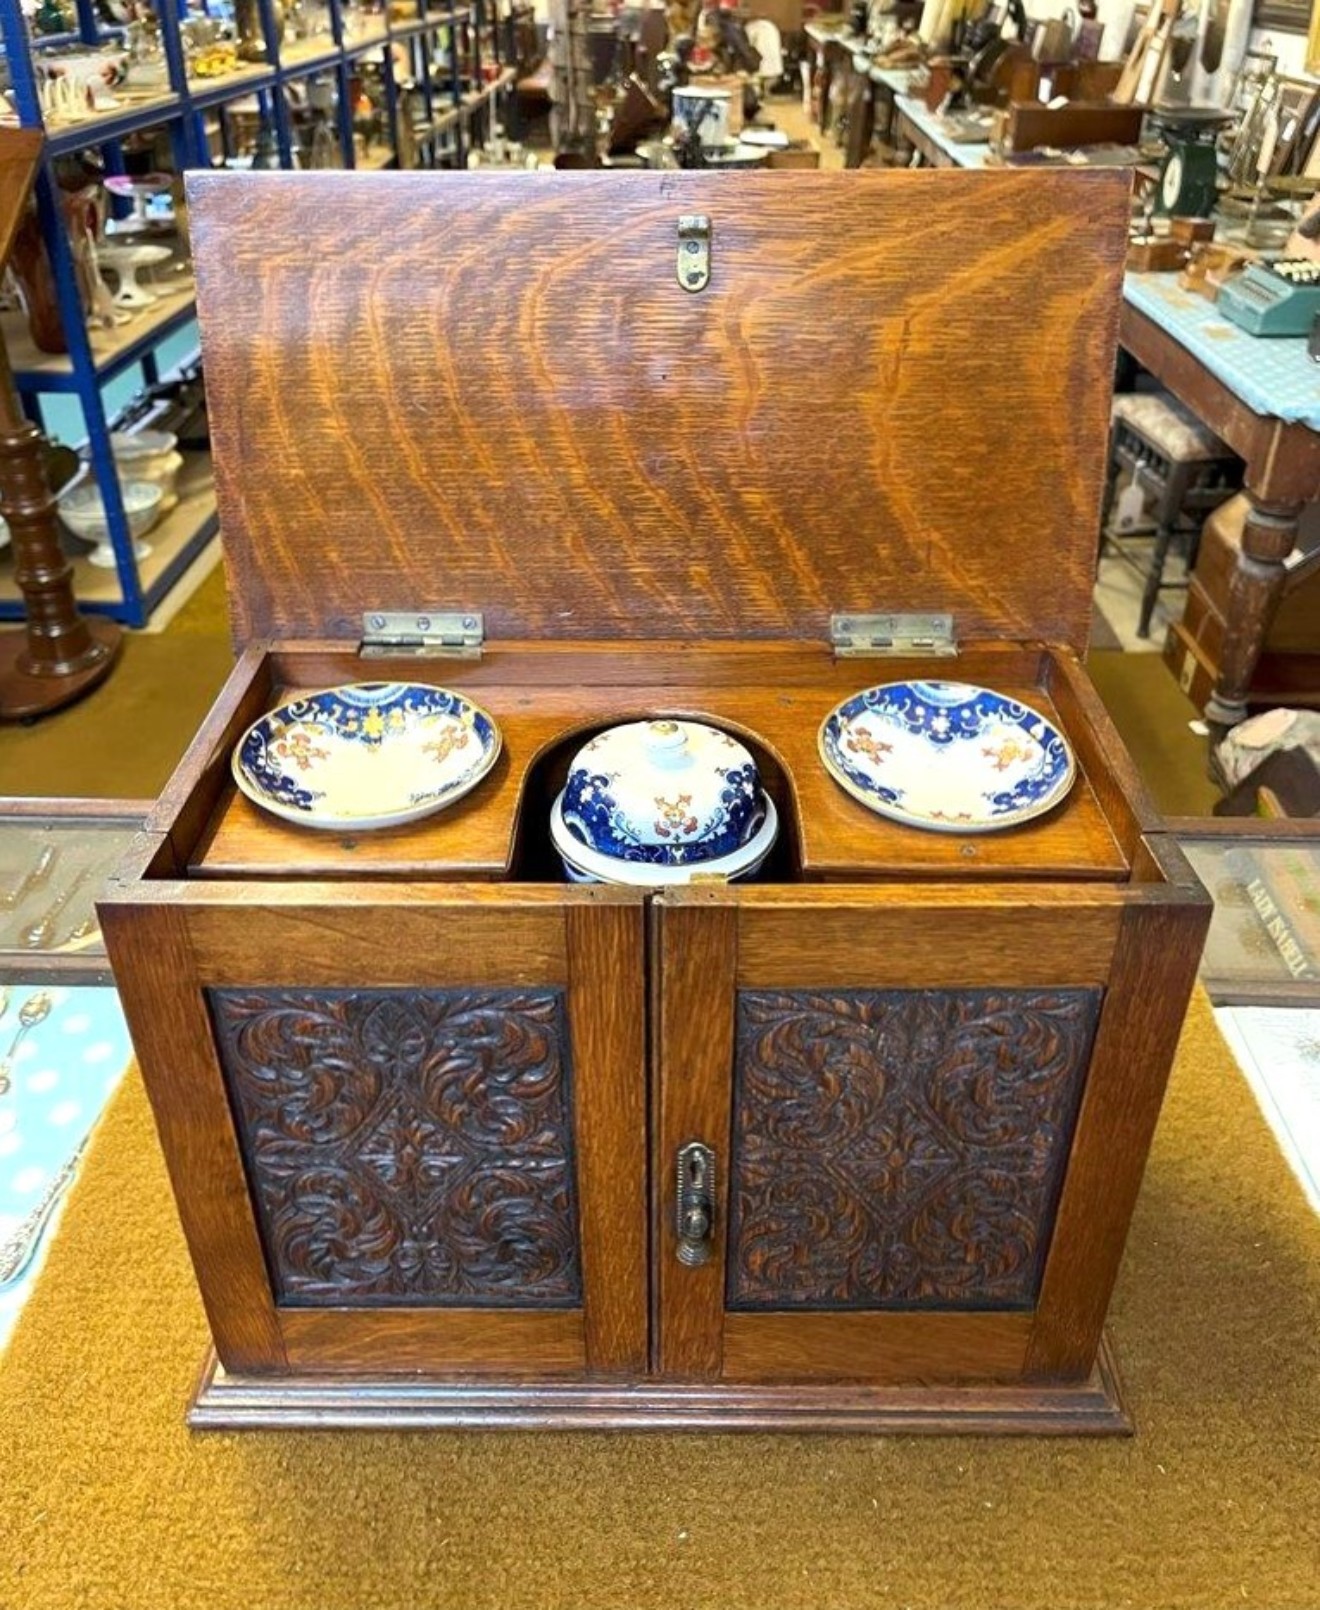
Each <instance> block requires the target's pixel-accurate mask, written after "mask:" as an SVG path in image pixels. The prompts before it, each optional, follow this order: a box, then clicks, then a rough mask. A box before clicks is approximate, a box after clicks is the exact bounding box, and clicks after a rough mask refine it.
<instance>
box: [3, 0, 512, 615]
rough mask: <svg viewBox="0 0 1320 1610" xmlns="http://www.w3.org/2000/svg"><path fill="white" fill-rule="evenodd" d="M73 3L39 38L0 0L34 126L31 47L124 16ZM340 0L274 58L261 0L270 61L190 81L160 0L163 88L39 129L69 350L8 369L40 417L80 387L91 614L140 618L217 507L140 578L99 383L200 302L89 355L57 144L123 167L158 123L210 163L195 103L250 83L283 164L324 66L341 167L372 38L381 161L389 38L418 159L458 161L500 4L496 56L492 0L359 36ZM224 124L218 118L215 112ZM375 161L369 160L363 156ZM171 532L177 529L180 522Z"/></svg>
mask: <svg viewBox="0 0 1320 1610" xmlns="http://www.w3.org/2000/svg"><path fill="white" fill-rule="evenodd" d="M75 3H76V6H77V14H78V28H77V30H76V32H73V33H70V34H67V35H59V36H47V37H44V38H43V37H41V36H32V35H30V34H29V31H28V26H27V22H26V20H25V18H24V16H23V12H22V6H21V0H0V37H2V38H3V44H4V54H5V58H6V60H7V63H8V67H9V74H10V81H11V86H12V94H13V102H14V105H15V107H16V109H17V112H18V119H19V123H20V124H21V126H23V127H24V128H37V129H41V130H42V131H43V132H45V123H44V118H43V114H42V108H41V102H40V94H39V88H38V75H37V71H36V67H35V64H34V58H38V59H39V58H40V57H41V56H42V55H43V54H44V53H45V52H46V51H48V50H50V49H52V48H57V47H59V46H60V45H61V44H63V45H69V44H74V45H82V46H86V47H89V48H95V47H97V46H99V45H105V44H110V43H118V41H119V40H120V38H121V36H122V34H123V32H124V30H123V29H121V28H118V27H115V26H113V25H106V24H104V23H102V22H101V21H100V19H99V18H98V16H97V14H96V11H95V7H94V0H75ZM344 4H345V0H330V17H331V27H332V32H333V43H327V47H326V48H325V49H324V50H318V51H316V52H315V54H311V55H308V56H307V57H304V58H303V59H301V60H293V61H289V60H281V58H280V51H279V48H278V33H277V29H276V19H275V13H274V6H273V4H272V0H258V12H259V16H260V22H261V29H262V35H263V37H264V40H265V49H266V55H267V58H268V59H267V62H266V63H265V64H262V63H259V62H258V63H248V64H246V65H244V66H242V67H240V68H239V69H238V70H237V71H235V72H234V73H232V74H229V75H227V76H225V77H223V78H216V79H206V80H202V81H199V82H196V83H194V82H192V81H190V79H189V77H188V71H187V61H186V54H185V50H184V43H183V37H182V34H181V31H180V21H181V18H182V17H183V16H184V15H185V14H186V12H187V8H188V0H156V5H157V12H158V16H159V20H160V35H161V44H162V47H163V49H164V54H165V61H166V67H167V70H168V83H169V87H168V89H166V90H164V91H163V92H162V93H161V94H160V95H156V96H153V97H152V98H151V99H150V100H147V101H142V102H139V103H137V104H136V105H130V106H121V107H117V108H114V109H112V110H111V111H108V112H105V113H103V114H100V115H98V116H93V117H88V118H86V119H82V120H80V121H79V122H77V123H74V124H71V125H69V126H67V127H61V128H57V129H54V130H51V131H50V132H49V133H48V134H47V135H46V144H45V147H44V151H43V161H42V166H41V171H40V173H39V175H38V178H37V183H36V192H35V193H36V203H37V210H38V214H39V217H40V221H41V226H42V232H43V235H44V237H45V240H46V245H47V250H48V252H49V255H50V259H51V267H52V270H53V273H54V279H55V288H56V293H57V297H58V301H59V307H60V316H61V320H62V323H63V327H64V332H65V338H66V340H67V342H68V347H69V351H68V356H67V358H64V357H47V356H46V355H45V354H42V355H41V356H40V358H39V359H38V358H36V357H35V356H34V357H33V358H32V359H31V360H30V361H28V362H27V363H26V364H25V363H24V362H22V361H19V362H16V363H15V365H14V368H15V376H14V378H15V382H16V384H17V386H18V389H19V391H20V393H21V394H22V396H23V398H24V401H25V404H26V406H27V407H28V409H29V412H31V413H32V414H33V416H34V417H38V416H39V406H38V404H37V398H39V397H40V396H42V395H43V394H52V393H53V394H63V395H65V396H68V397H76V398H77V399H78V402H79V404H80V406H81V409H82V414H83V418H84V420H85V422H86V430H87V451H88V457H89V459H90V462H91V468H92V471H93V473H94V474H95V475H96V478H97V481H98V483H99V485H100V486H101V489H102V494H103V496H104V499H105V505H106V514H107V519H108V522H109V526H110V538H111V544H112V546H113V548H114V551H115V556H116V562H117V572H118V581H119V586H120V590H121V593H122V597H121V598H120V600H119V601H118V602H114V603H109V602H106V601H105V600H104V599H102V598H92V599H89V600H87V603H86V607H87V608H89V609H90V610H92V611H94V612H96V613H104V614H108V615H111V616H113V617H115V618H116V619H117V620H119V621H122V622H124V623H125V624H127V625H130V626H143V625H145V624H146V622H147V619H148V617H149V615H150V613H151V610H152V609H154V608H155V607H156V606H157V605H158V604H159V603H160V601H161V600H162V599H163V598H164V597H165V595H166V594H167V593H168V592H169V589H170V588H171V587H172V586H173V585H174V583H175V582H176V581H177V580H178V578H179V576H180V575H181V574H182V573H183V571H184V570H185V569H186V568H187V566H188V565H189V564H190V563H191V562H192V560H193V559H194V558H195V557H196V555H197V554H198V553H199V552H200V551H201V549H202V547H203V546H204V545H205V543H206V542H207V541H209V540H210V537H211V536H212V535H213V534H214V532H215V529H216V519H215V515H214V513H211V514H210V515H209V516H208V517H207V518H206V519H204V520H203V521H202V522H201V523H200V525H199V527H198V529H197V531H196V532H194V533H193V534H192V535H191V536H190V537H189V538H188V540H187V541H186V542H185V543H183V544H182V546H181V547H180V548H179V550H178V552H177V553H175V554H173V555H172V557H171V559H170V563H169V564H168V565H167V566H166V567H165V568H164V569H163V570H162V571H161V573H160V574H159V575H156V576H154V577H153V579H152V581H151V583H150V585H149V586H147V587H144V586H143V584H142V577H141V574H140V572H139V568H138V564H137V561H136V559H135V558H134V548H133V542H132V539H131V537H130V535H129V530H128V521H127V518H126V515H125V512H124V506H123V497H122V494H121V490H120V484H119V480H118V473H117V469H116V466H115V461H114V455H113V453H112V451H111V448H110V421H109V419H108V417H107V412H106V406H105V399H104V398H103V396H102V388H103V387H104V386H105V385H106V384H107V383H109V382H111V381H113V380H114V379H115V378H116V377H117V376H121V375H123V374H125V373H126V372H128V371H130V370H132V369H133V368H134V367H135V366H141V367H142V368H143V370H144V374H145V376H146V378H147V379H148V380H150V379H153V378H154V374H155V353H156V349H157V348H158V347H159V346H160V344H161V343H162V342H163V341H166V340H168V339H169V337H170V336H171V335H174V334H175V333H176V332H177V331H179V330H180V329H182V328H183V327H184V326H185V325H186V324H187V323H188V321H189V320H190V319H192V318H193V317H194V316H195V311H196V309H195V303H194V301H193V299H192V298H191V297H187V298H185V299H183V300H181V301H179V302H178V303H177V304H173V305H171V306H170V308H169V310H168V312H165V313H156V312H155V311H152V312H149V313H148V314H146V315H145V316H144V317H143V318H142V320H141V327H140V329H136V328H135V331H134V333H133V335H132V336H131V338H129V339H127V340H125V341H124V342H123V344H122V345H120V344H118V343H117V342H115V343H114V345H113V350H112V351H111V352H110V353H109V354H108V355H104V356H101V357H98V356H97V354H96V351H95V349H94V346H93V342H92V338H91V336H90V334H89V332H88V329H87V325H86V322H85V318H84V315H83V311H82V293H81V290H80V287H79V282H78V270H77V266H76V265H75V262H74V258H73V252H72V249H71V246H70V242H69V238H68V235H67V234H66V232H65V226H64V210H63V206H62V201H61V196H60V191H59V186H58V183H57V181H56V178H55V174H54V171H53V167H52V164H53V162H54V160H55V159H56V158H58V157H63V156H68V155H70V154H72V153H74V152H77V151H81V150H87V149H89V148H91V147H101V148H102V149H103V152H104V156H105V161H106V166H107V168H108V169H109V171H110V172H112V173H121V172H123V171H124V168H123V161H124V159H123V152H122V148H121V147H122V142H123V141H124V140H125V139H127V138H128V137H130V136H131V135H134V134H140V133H144V132H145V131H147V130H150V129H164V130H166V131H167V133H168V137H169V140H170V145H171V148H172V151H173V156H174V166H175V169H176V170H177V171H178V172H183V171H185V170H186V169H188V168H197V167H210V166H211V162H212V158H211V151H210V144H209V136H208V132H207V128H206V120H205V118H204V116H203V114H204V113H206V112H208V111H209V112H216V111H221V112H222V111H223V108H224V107H225V106H226V105H228V104H230V103H232V102H234V101H239V100H243V99H246V98H247V97H250V96H256V97H257V100H258V102H259V104H260V106H261V109H262V116H263V117H264V118H267V119H269V120H270V125H271V126H272V127H273V129H274V133H275V140H276V145H277V147H278V150H279V155H280V162H281V165H282V166H283V167H293V166H294V148H295V140H294V126H293V117H292V114H291V111H290V105H289V98H288V94H287V86H289V85H290V84H293V83H296V82H300V81H302V80H305V79H308V78H314V77H317V76H318V75H323V74H333V75H334V77H335V79H336V88H337V129H336V132H337V134H338V139H339V146H340V150H341V152H342V157H343V161H344V164H345V165H346V166H349V167H351V166H353V165H354V156H355V147H354V142H353V109H352V107H351V106H350V105H349V93H348V91H349V79H350V69H351V67H352V65H353V64H354V63H355V62H357V61H359V60H360V59H361V58H362V57H363V56H366V55H369V54H371V53H374V52H376V51H382V52H383V62H382V79H383V86H384V92H385V104H386V110H387V114H388V116H387V123H388V125H389V127H390V130H391V134H390V138H389V144H390V146H391V147H392V148H393V150H394V152H395V156H394V157H393V158H388V159H387V160H391V161H393V160H397V152H398V139H397V130H398V127H399V125H400V122H401V120H402V118H403V117H404V116H405V115H407V114H406V112H405V107H404V103H403V102H402V101H401V99H400V90H399V86H398V84H396V82H395V72H396V65H395V59H394V58H395V53H394V52H393V51H392V50H390V49H389V48H388V47H389V46H390V45H391V44H396V43H397V44H401V45H403V46H405V47H406V49H407V51H408V54H409V59H410V61H411V66H412V77H413V78H414V79H415V80H419V81H420V93H421V98H422V102H423V107H424V116H423V118H422V119H421V121H422V125H423V129H424V132H423V133H422V134H421V135H419V136H417V142H418V146H419V149H420V151H421V153H423V154H422V156H421V160H424V161H426V162H427V163H428V164H430V163H436V162H449V161H452V162H455V163H457V164H459V165H460V166H461V165H462V164H463V163H464V160H465V148H466V144H467V141H468V132H467V131H468V125H469V123H470V121H471V120H472V118H473V116H474V115H475V114H476V113H477V112H478V110H479V109H480V108H482V107H484V106H485V105H487V104H488V103H489V102H491V101H492V100H493V99H494V98H495V96H496V95H497V94H499V93H500V91H501V90H502V89H503V88H504V87H506V81H507V74H505V75H501V78H500V79H499V80H498V81H497V82H496V83H494V84H492V85H489V86H485V87H483V88H482V89H481V90H480V91H476V92H473V93H471V94H467V95H465V94H464V83H465V80H466V79H469V78H470V79H471V80H472V81H473V82H480V79H481V48H482V47H481V31H482V28H483V27H484V25H485V21H486V18H487V17H488V15H491V14H492V12H493V13H495V14H496V15H495V16H494V20H495V22H496V26H495V27H494V29H493V30H492V35H493V39H494V44H495V63H496V66H498V65H499V56H498V52H499V37H500V29H499V26H498V15H497V13H498V8H499V0H477V3H476V4H471V3H469V4H464V5H453V4H448V3H444V4H439V5H437V4H434V3H430V0H421V5H420V7H419V15H418V16H416V17H411V18H408V19H407V20H406V21H402V22H398V23H389V22H388V19H387V18H386V17H384V16H382V18H381V21H382V22H384V23H385V27H384V29H383V30H382V31H381V32H379V33H377V34H373V35H372V36H371V37H370V38H367V39H356V40H348V39H346V38H345V36H344V17H343V6H344ZM488 7H489V8H490V10H489V11H488ZM474 18H475V20H476V21H475V26H474ZM442 30H447V31H449V32H450V34H451V36H452V37H451V41H450V48H449V52H448V55H449V60H448V63H447V65H446V70H445V77H444V79H443V81H441V82H438V83H436V84H435V85H432V83H431V82H430V80H431V72H430V63H429V60H428V59H427V58H428V56H429V53H430V45H429V40H430V39H431V38H433V37H434V35H435V34H436V33H437V32H440V31H442ZM223 127H225V125H224V124H223V123H222V128H223ZM442 134H444V135H447V136H449V138H448V139H447V140H446V141H445V142H444V144H443V146H441V145H440V144H439V143H438V141H439V136H440V135H442ZM224 137H225V138H227V136H224ZM226 149H227V147H226ZM372 166H373V167H374V166H377V164H376V163H373V164H372ZM174 540H177V534H176V537H175V539H174ZM18 612H19V605H18V604H17V603H16V602H12V603H11V602H10V601H8V600H5V599H0V620H10V619H15V618H17V615H18Z"/></svg>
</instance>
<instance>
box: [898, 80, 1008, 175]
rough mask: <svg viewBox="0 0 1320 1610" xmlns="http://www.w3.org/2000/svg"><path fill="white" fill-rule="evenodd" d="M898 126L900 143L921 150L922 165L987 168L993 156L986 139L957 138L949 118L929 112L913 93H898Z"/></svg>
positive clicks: (911, 148)
mask: <svg viewBox="0 0 1320 1610" xmlns="http://www.w3.org/2000/svg"><path fill="white" fill-rule="evenodd" d="M894 108H895V113H896V117H895V129H896V133H897V137H898V138H897V143H898V145H899V147H900V149H902V148H906V149H909V150H912V151H915V152H916V153H917V156H918V157H919V158H920V164H919V165H921V166H925V167H931V168H984V167H985V166H986V165H987V163H988V162H989V160H990V144H989V141H985V140H956V139H954V137H953V131H952V129H951V127H950V125H949V123H948V121H947V120H946V119H945V118H942V117H940V116H938V115H937V114H936V113H934V112H928V111H927V110H926V108H925V106H924V105H923V104H922V103H921V102H920V101H918V100H914V99H913V98H912V96H910V95H895V97H894Z"/></svg>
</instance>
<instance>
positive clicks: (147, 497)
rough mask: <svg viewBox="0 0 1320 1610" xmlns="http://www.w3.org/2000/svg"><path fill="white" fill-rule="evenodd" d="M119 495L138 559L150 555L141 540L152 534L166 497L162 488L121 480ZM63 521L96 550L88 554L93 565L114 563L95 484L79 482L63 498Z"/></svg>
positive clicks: (147, 483)
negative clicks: (148, 533)
mask: <svg viewBox="0 0 1320 1610" xmlns="http://www.w3.org/2000/svg"><path fill="white" fill-rule="evenodd" d="M119 490H120V495H121V497H122V498H123V500H124V513H125V514H126V515H127V516H128V529H129V531H130V533H131V534H132V537H133V551H134V553H135V554H136V555H137V557H138V558H139V559H145V558H146V557H147V555H148V554H149V553H150V552H151V549H150V548H149V547H148V546H147V544H146V543H144V542H142V541H141V540H140V539H141V537H142V535H143V533H144V532H147V531H150V530H151V528H152V526H153V525H155V523H156V520H157V518H158V517H159V515H160V506H161V502H162V499H163V494H162V492H161V489H160V487H158V486H153V485H152V483H151V482H150V481H122V482H121V483H120V488H119ZM59 508H60V519H61V520H63V521H64V523H65V525H67V526H68V528H69V530H70V531H72V532H73V534H74V535H75V536H78V537H82V538H83V539H84V541H86V542H94V543H95V544H96V547H95V548H94V549H93V551H92V552H91V553H90V554H88V556H87V558H88V560H89V562H90V563H91V564H94V565H100V566H101V567H102V568H103V569H108V568H110V567H111V566H113V565H114V563H115V555H114V549H113V548H112V547H111V545H110V525H109V521H108V520H107V518H106V512H105V503H104V501H103V500H102V497H101V489H100V487H99V486H97V484H96V482H95V481H91V480H83V481H79V482H78V483H77V485H76V486H71V487H70V488H69V489H68V491H66V492H64V493H62V494H61V496H60V502H59Z"/></svg>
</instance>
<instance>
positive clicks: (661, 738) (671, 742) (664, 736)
mask: <svg viewBox="0 0 1320 1610" xmlns="http://www.w3.org/2000/svg"><path fill="white" fill-rule="evenodd" d="M687 741H688V735H687V730H686V728H684V727H681V726H680V725H679V724H678V722H677V721H648V722H647V723H646V747H647V748H648V749H649V750H651V751H652V753H655V754H672V753H674V752H676V751H677V750H680V749H686V748H687Z"/></svg>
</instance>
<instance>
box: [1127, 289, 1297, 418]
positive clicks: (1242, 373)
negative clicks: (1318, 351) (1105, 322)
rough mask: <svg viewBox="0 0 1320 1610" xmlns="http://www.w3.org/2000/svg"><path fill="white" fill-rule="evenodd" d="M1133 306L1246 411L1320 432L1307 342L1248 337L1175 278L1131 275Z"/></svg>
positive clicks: (1129, 297) (1129, 298)
mask: <svg viewBox="0 0 1320 1610" xmlns="http://www.w3.org/2000/svg"><path fill="white" fill-rule="evenodd" d="M1123 298H1124V300H1125V301H1126V302H1127V303H1128V304H1129V306H1131V307H1134V308H1136V309H1137V310H1138V311H1139V312H1141V313H1144V314H1145V315H1146V317H1147V318H1148V319H1150V320H1152V321H1153V322H1154V323H1155V324H1158V325H1159V327H1160V329H1162V330H1166V331H1167V332H1168V333H1169V334H1170V335H1171V336H1172V337H1173V338H1174V340H1175V341H1178V342H1179V343H1180V344H1181V345H1182V346H1184V347H1186V348H1187V350H1188V351H1189V352H1190V353H1191V354H1192V355H1193V357H1195V358H1198V359H1199V360H1200V361H1201V362H1202V363H1203V364H1204V365H1205V367H1206V368H1207V369H1208V370H1209V371H1210V373H1211V374H1212V375H1214V376H1215V378H1216V379H1217V380H1221V381H1223V383H1224V385H1226V386H1227V387H1228V389H1229V390H1230V391H1231V392H1232V393H1233V394H1234V396H1236V397H1240V398H1241V399H1242V401H1243V402H1244V403H1246V405H1247V407H1248V408H1252V409H1254V410H1255V411H1256V413H1258V414H1268V415H1271V416H1272V417H1274V418H1276V419H1283V420H1288V421H1290V422H1291V421H1299V422H1300V423H1302V424H1304V425H1309V426H1310V427H1311V429H1312V430H1317V429H1320V363H1314V362H1312V360H1311V359H1310V358H1308V357H1307V355H1306V339H1305V337H1304V336H1259V335H1248V334H1247V332H1246V331H1245V330H1242V329H1239V328H1238V326H1237V325H1236V324H1230V323H1229V321H1228V320H1227V319H1226V318H1225V317H1224V316H1223V314H1222V313H1220V312H1219V310H1218V309H1217V308H1216V307H1215V305H1214V304H1213V303H1212V302H1207V301H1206V300H1205V298H1204V297H1202V296H1194V295H1193V294H1192V293H1191V292H1190V291H1184V290H1182V289H1181V288H1180V287H1179V285H1178V276H1177V275H1176V274H1129V275H1127V277H1126V279H1125V280H1124V282H1123Z"/></svg>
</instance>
